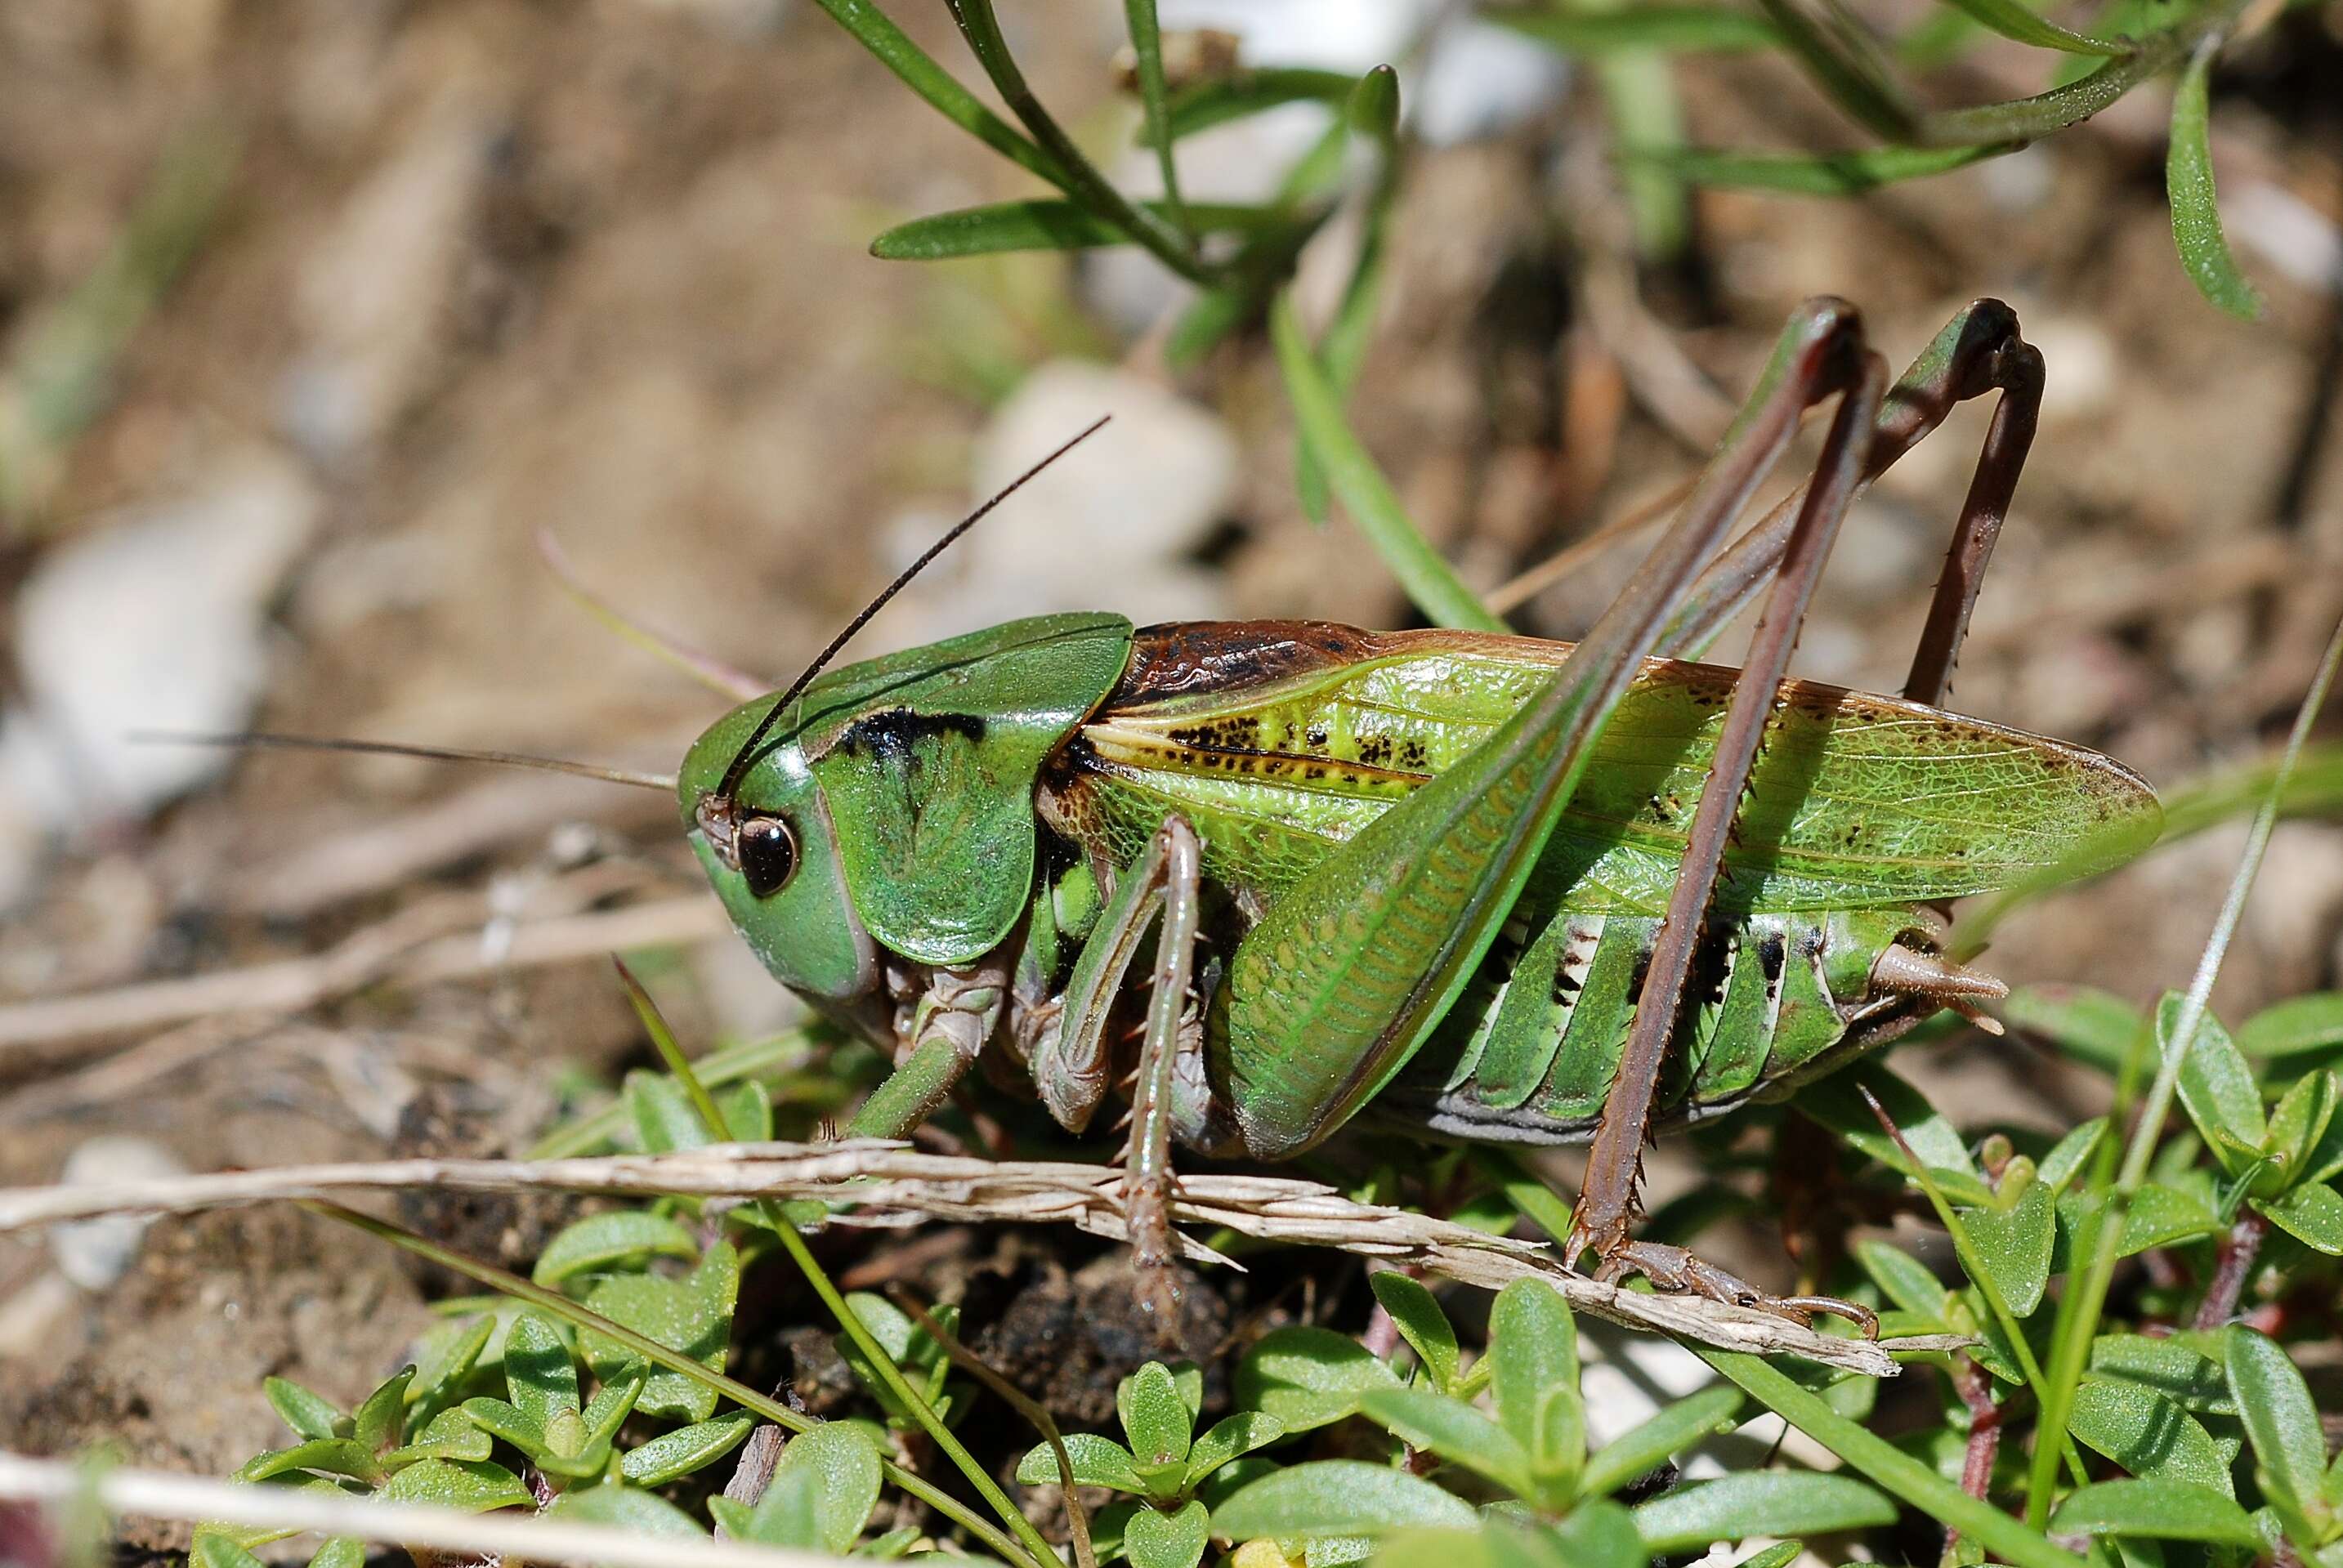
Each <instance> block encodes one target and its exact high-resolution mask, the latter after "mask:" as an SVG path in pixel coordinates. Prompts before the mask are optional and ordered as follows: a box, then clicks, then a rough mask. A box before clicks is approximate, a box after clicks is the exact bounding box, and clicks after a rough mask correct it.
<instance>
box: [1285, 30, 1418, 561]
mask: <svg viewBox="0 0 2343 1568" xmlns="http://www.w3.org/2000/svg"><path fill="white" fill-rule="evenodd" d="M1348 119H1349V122H1350V126H1351V128H1352V129H1353V131H1355V132H1356V133H1358V134H1359V135H1361V136H1365V137H1366V138H1367V139H1368V140H1370V141H1372V142H1373V143H1374V144H1375V151H1376V156H1377V159H1378V160H1379V161H1378V164H1377V168H1378V170H1379V172H1378V173H1377V175H1376V176H1375V189H1374V194H1373V196H1371V197H1370V198H1369V199H1368V203H1367V214H1366V223H1365V226H1364V232H1363V233H1362V234H1361V235H1360V236H1359V254H1358V256H1357V258H1356V259H1355V260H1353V262H1352V264H1351V281H1350V283H1349V285H1348V286H1345V287H1344V288H1343V290H1342V304H1341V305H1339V306H1337V307H1335V309H1334V319H1333V320H1332V322H1330V323H1328V324H1327V327H1326V333H1325V336H1324V337H1322V338H1321V339H1320V340H1319V344H1318V356H1319V363H1320V364H1322V365H1323V366H1324V367H1325V369H1326V379H1327V380H1328V381H1329V382H1331V383H1332V385H1333V387H1334V396H1335V397H1337V398H1338V399H1340V400H1341V401H1342V403H1343V404H1345V405H1347V404H1348V403H1349V401H1350V397H1351V390H1352V388H1353V387H1356V386H1357V385H1358V382H1359V371H1360V369H1361V368H1362V367H1363V366H1364V364H1365V363H1366V357H1367V344H1368V341H1369V339H1370V338H1371V337H1373V334H1374V326H1375V307H1376V306H1377V304H1379V303H1380V302H1381V300H1382V297H1383V250H1384V237H1385V236H1386V235H1387V234H1388V233H1389V232H1390V227H1391V209H1392V200H1393V197H1394V196H1397V195H1398V194H1399V167H1400V145H1399V73H1398V72H1396V71H1394V70H1393V69H1392V68H1391V67H1390V66H1389V65H1378V66H1376V67H1375V68H1374V69H1373V70H1372V71H1370V72H1368V73H1367V74H1366V75H1364V76H1363V77H1361V78H1360V80H1359V84H1358V87H1357V90H1356V91H1355V92H1353V94H1352V95H1351V102H1350V108H1349V112H1348ZM1293 483H1294V487H1295V488H1296V489H1298V490H1300V491H1301V493H1302V512H1303V513H1304V514H1305V515H1307V516H1308V518H1310V520H1311V522H1312V523H1314V524H1316V525H1318V526H1319V527H1324V526H1325V522H1326V513H1327V508H1328V505H1329V502H1330V497H1329V496H1328V494H1327V491H1326V471H1325V470H1324V469H1323V468H1322V467H1319V466H1318V459H1317V458H1316V457H1313V456H1312V454H1311V450H1310V443H1309V441H1308V440H1307V439H1306V438H1300V437H1297V438H1296V442H1295V450H1294V455H1293Z"/></svg>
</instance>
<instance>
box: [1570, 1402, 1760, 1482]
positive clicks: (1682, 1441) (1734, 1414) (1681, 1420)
mask: <svg viewBox="0 0 2343 1568" xmlns="http://www.w3.org/2000/svg"><path fill="white" fill-rule="evenodd" d="M1746 1401H1747V1396H1746V1395H1745V1394H1744V1393H1743V1392H1741V1391H1740V1390H1739V1389H1737V1388H1730V1387H1726V1386H1724V1385H1722V1384H1720V1385H1719V1386H1717V1387H1715V1388H1704V1389H1703V1390H1701V1391H1700V1392H1698V1393H1696V1394H1694V1395H1693V1396H1692V1397H1691V1398H1689V1399H1680V1400H1678V1401H1676V1402H1674V1404H1671V1405H1668V1406H1666V1407H1665V1408H1664V1409H1662V1410H1661V1411H1660V1412H1658V1413H1657V1414H1655V1415H1654V1416H1652V1417H1651V1418H1650V1419H1649V1420H1647V1421H1644V1422H1641V1423H1640V1424H1638V1425H1636V1426H1634V1427H1632V1428H1630V1429H1629V1430H1628V1431H1626V1432H1621V1433H1620V1434H1619V1435H1618V1436H1617V1437H1615V1438H1613V1439H1612V1440H1611V1441H1610V1442H1606V1443H1604V1445H1603V1446H1602V1447H1601V1448H1598V1449H1596V1450H1595V1451H1594V1454H1593V1455H1592V1456H1591V1457H1590V1458H1589V1459H1588V1460H1587V1462H1586V1471H1585V1473H1584V1475H1582V1476H1581V1477H1580V1478H1579V1483H1578V1485H1579V1490H1580V1491H1581V1492H1584V1493H1586V1494H1587V1495H1589V1496H1594V1497H1605V1496H1608V1495H1610V1494H1611V1493H1614V1492H1616V1491H1618V1490H1619V1489H1620V1488H1621V1487H1623V1486H1624V1485H1626V1484H1627V1483H1629V1482H1631V1481H1634V1480H1637V1479H1639V1478H1641V1477H1643V1476H1644V1475H1648V1474H1650V1473H1652V1471H1654V1469H1656V1468H1658V1467H1659V1466H1660V1465H1662V1464H1664V1463H1666V1462H1667V1461H1668V1460H1669V1459H1670V1458H1671V1457H1673V1456H1674V1454H1676V1453H1677V1452H1681V1451H1682V1450H1684V1449H1687V1448H1690V1447H1692V1446H1693V1445H1694V1444H1695V1443H1697V1442H1701V1441H1702V1440H1703V1439H1704V1438H1707V1437H1709V1436H1711V1435H1712V1434H1714V1433H1716V1432H1731V1431H1732V1430H1733V1428H1734V1427H1735V1425H1736V1424H1737V1423H1738V1422H1739V1419H1740V1414H1741V1407H1742V1405H1743V1404H1744V1403H1745V1402H1746Z"/></svg>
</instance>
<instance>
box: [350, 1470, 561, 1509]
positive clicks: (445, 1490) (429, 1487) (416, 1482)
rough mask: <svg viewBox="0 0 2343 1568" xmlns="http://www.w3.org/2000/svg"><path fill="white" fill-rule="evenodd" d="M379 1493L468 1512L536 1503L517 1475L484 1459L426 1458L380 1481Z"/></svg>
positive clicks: (390, 1498) (386, 1498) (389, 1498)
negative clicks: (384, 1480)
mask: <svg viewBox="0 0 2343 1568" xmlns="http://www.w3.org/2000/svg"><path fill="white" fill-rule="evenodd" d="M380 1495H381V1497H382V1498H383V1500H384V1501H386V1502H388V1503H429V1504H431V1505H432V1506H433V1507H435V1508H459V1509H461V1510H463V1511H464V1512H465V1513H488V1511H489V1510H491V1509H496V1508H529V1507H534V1506H535V1505H536V1503H537V1499H536V1498H535V1497H533V1496H531V1495H530V1494H529V1490H528V1487H526V1486H524V1485H522V1484H521V1483H520V1478H519V1477H518V1476H517V1475H515V1474H514V1473H512V1472H511V1471H509V1470H507V1469H506V1468H505V1467H504V1466H503V1465H501V1464H490V1463H488V1462H487V1461H485V1460H478V1461H475V1460H458V1459H427V1460H425V1461H423V1462H421V1463H420V1464H410V1465H408V1466H407V1468H406V1469H404V1470H402V1471H400V1472H399V1473H397V1475H394V1476H392V1477H391V1478H390V1479H389V1480H388V1481H387V1482H385V1483H383V1487H382V1492H381V1493H380Z"/></svg>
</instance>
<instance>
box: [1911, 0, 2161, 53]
mask: <svg viewBox="0 0 2343 1568" xmlns="http://www.w3.org/2000/svg"><path fill="white" fill-rule="evenodd" d="M1946 4H1947V5H1952V6H1954V7H1956V8H1957V9H1958V10H1960V11H1961V12H1962V13H1964V14H1965V15H1967V16H1968V17H1969V18H1970V19H1971V20H1972V21H1975V22H1976V23H1977V24H1979V25H1982V26H1985V27H1987V28H1990V29H1991V30H1992V31H1994V32H1996V33H1998V34H2000V35H2002V36H2003V37H2005V38H2010V39H2014V40H2016V42H2018V43H2020V44H2031V45H2035V46H2036V48H2040V49H2056V50H2057V51H2058V52H2059V53H2061V54H2065V55H2099V56H2101V57H2103V58H2107V59H2113V58H2115V57H2117V56H2118V55H2128V54H2130V53H2131V46H2130V45H2127V44H2123V43H2113V44H2111V43H2107V42H2106V41H2105V40H2103V39H2099V38H2093V37H2088V36H2087V35H2084V34H2081V33H2072V32H2069V31H2067V30H2066V28H2064V27H2061V26H2059V25H2057V24H2056V22H2052V21H2049V20H2046V18H2044V17H2042V16H2039V15H2036V14H2035V13H2034V12H2032V11H2029V10H2027V9H2026V7H2025V6H2024V5H2020V4H2018V0H1946Z"/></svg>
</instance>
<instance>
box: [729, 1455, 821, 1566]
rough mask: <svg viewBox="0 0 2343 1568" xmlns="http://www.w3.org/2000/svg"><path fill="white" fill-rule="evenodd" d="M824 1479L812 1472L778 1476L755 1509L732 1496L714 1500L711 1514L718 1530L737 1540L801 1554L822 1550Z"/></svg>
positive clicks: (806, 1471) (802, 1471)
mask: <svg viewBox="0 0 2343 1568" xmlns="http://www.w3.org/2000/svg"><path fill="white" fill-rule="evenodd" d="M820 1484H821V1483H820V1478H819V1477H817V1476H816V1475H815V1474H814V1473H812V1472H811V1471H809V1470H800V1471H799V1472H798V1473H795V1474H794V1475H789V1476H783V1475H780V1474H778V1473H776V1474H775V1475H774V1477H773V1479H772V1481H771V1482H770V1483H769V1484H768V1485H767V1486H766V1488H765V1494H764V1495H763V1496H762V1497H760V1498H759V1499H758V1500H757V1505H756V1506H755V1507H754V1508H751V1507H749V1505H748V1504H747V1503H735V1502H734V1501H733V1500H732V1499H730V1498H729V1497H711V1498H709V1500H708V1512H709V1514H710V1515H711V1516H712V1517H713V1518H714V1519H715V1521H716V1527H717V1528H718V1529H719V1530H721V1531H722V1532H723V1533H725V1534H727V1535H729V1536H730V1537H731V1538H732V1539H733V1540H735V1541H745V1542H753V1543H756V1544H757V1545H759V1546H779V1547H783V1548H787V1549H789V1550H793V1551H799V1552H814V1551H819V1550H820V1537H821V1522H820V1519H819V1518H818V1517H817V1515H816V1513H815V1508H816V1494H817V1493H819V1491H820Z"/></svg>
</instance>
